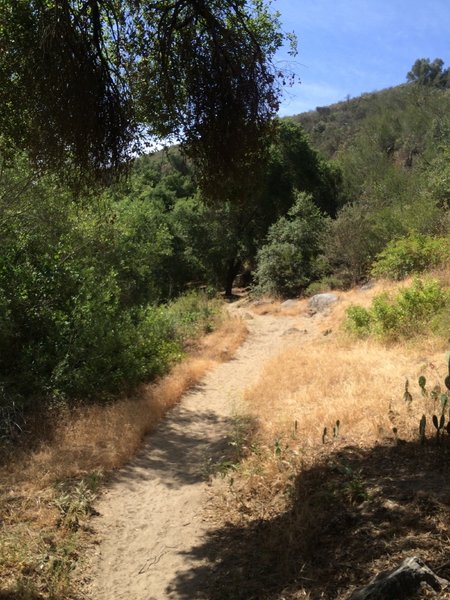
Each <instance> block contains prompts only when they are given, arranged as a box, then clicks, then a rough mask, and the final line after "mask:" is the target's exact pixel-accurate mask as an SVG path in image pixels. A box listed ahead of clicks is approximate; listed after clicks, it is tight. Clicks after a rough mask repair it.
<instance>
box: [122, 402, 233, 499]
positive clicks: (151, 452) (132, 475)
mask: <svg viewBox="0 0 450 600" xmlns="http://www.w3.org/2000/svg"><path fill="white" fill-rule="evenodd" d="M230 423H231V419H230V418H226V417H221V416H218V415H217V413H215V412H213V411H209V410H203V411H201V410H198V409H195V407H194V408H192V409H189V408H186V407H185V406H182V405H179V406H177V407H176V408H175V409H174V410H173V411H171V412H170V413H169V415H168V417H167V418H165V419H163V420H162V421H161V422H160V424H159V425H158V428H157V430H156V431H155V432H154V433H153V434H152V435H151V436H149V438H148V441H147V442H146V444H145V446H144V447H143V448H142V449H141V450H140V452H139V453H138V455H137V456H136V457H135V458H134V459H133V461H132V462H130V463H129V464H128V465H125V466H124V467H123V468H121V469H120V470H119V471H117V472H116V473H115V474H114V475H113V476H112V478H111V485H112V486H114V485H121V486H123V485H125V486H126V487H128V488H133V487H134V486H135V485H136V484H137V483H138V482H140V481H142V480H155V479H157V480H158V483H159V484H161V485H164V486H166V487H168V488H177V487H181V486H185V485H192V484H196V483H198V482H200V481H204V480H205V479H206V478H207V477H208V475H209V472H210V468H211V466H212V465H213V464H214V463H215V462H217V461H220V459H221V457H222V456H223V455H225V454H226V452H227V446H228V439H227V434H228V433H229V430H230Z"/></svg>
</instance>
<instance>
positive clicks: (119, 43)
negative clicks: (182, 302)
mask: <svg viewBox="0 0 450 600" xmlns="http://www.w3.org/2000/svg"><path fill="white" fill-rule="evenodd" d="M286 37H289V36H285V35H284V34H283V33H282V32H281V30H280V24H279V21H278V16H277V14H272V13H271V12H270V11H269V8H268V6H267V4H266V3H265V2H264V0H208V1H206V0H154V1H149V0H146V1H143V0H142V1H141V0H86V1H81V0H17V2H14V3H11V2H9V1H8V0H0V48H1V52H0V142H1V145H2V151H3V152H5V150H6V149H17V148H19V149H21V150H26V151H27V152H28V153H29V155H30V157H31V158H32V160H33V161H34V163H35V165H37V166H38V167H40V168H42V169H46V170H47V169H49V168H50V169H57V170H61V169H65V168H67V167H75V169H76V171H77V172H78V173H83V174H91V175H94V176H95V177H98V176H99V175H105V173H106V174H107V173H110V172H111V171H116V170H117V169H118V168H120V167H121V166H123V165H124V164H126V163H127V161H128V160H129V159H130V158H131V157H133V156H135V155H136V153H137V152H138V151H140V150H142V148H143V147H144V145H145V144H146V143H148V141H149V140H153V139H167V138H169V139H172V140H173V141H177V142H182V143H184V144H185V147H186V149H187V152H188V155H189V156H190V157H191V159H192V160H193V161H194V163H195V165H196V167H197V170H198V174H199V182H200V183H201V184H202V186H203V188H204V190H205V191H206V192H207V193H209V195H214V196H220V193H221V190H223V189H225V188H226V187H227V188H228V189H227V192H226V193H227V195H229V193H230V192H229V184H230V182H235V184H237V185H238V184H239V182H241V183H242V182H243V181H245V180H248V174H249V172H251V171H253V170H254V169H255V168H256V165H258V164H259V157H260V154H261V152H262V151H263V150H264V148H265V147H266V144H265V143H264V142H265V141H266V140H267V138H268V137H269V134H270V130H271V127H272V125H271V118H272V117H273V116H274V115H275V113H276V111H277V109H278V106H279V100H280V94H281V85H282V84H283V83H285V82H286V79H285V76H284V74H283V73H282V72H280V71H279V70H277V69H275V67H274V65H273V62H272V59H273V56H274V53H275V51H276V50H277V48H279V47H280V45H282V44H283V42H284V41H285V39H286ZM291 41H292V40H291Z"/></svg>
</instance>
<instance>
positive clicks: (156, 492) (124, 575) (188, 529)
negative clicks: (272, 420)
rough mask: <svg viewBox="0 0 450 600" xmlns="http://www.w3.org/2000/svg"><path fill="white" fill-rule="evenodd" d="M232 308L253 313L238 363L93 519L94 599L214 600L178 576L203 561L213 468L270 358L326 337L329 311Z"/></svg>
mask: <svg viewBox="0 0 450 600" xmlns="http://www.w3.org/2000/svg"><path fill="white" fill-rule="evenodd" d="M230 312H231V313H232V314H234V315H238V316H239V315H242V316H243V317H244V318H246V324H247V326H248V330H249V333H248V336H247V339H246V341H245V342H244V343H243V345H242V346H241V347H240V348H239V349H238V351H237V352H236V354H235V356H234V358H233V359H232V360H230V361H229V362H226V363H222V364H220V365H218V366H217V367H215V368H214V369H213V370H211V371H210V372H209V373H208V374H207V375H206V376H205V377H204V378H203V380H202V381H201V382H200V383H199V384H198V385H197V386H196V387H195V388H194V389H193V390H191V391H190V392H188V393H187V394H185V395H184V396H183V398H182V400H181V402H180V403H179V404H178V405H177V406H176V407H175V408H174V409H172V410H171V411H170V412H169V413H168V414H167V415H166V417H165V418H164V419H163V420H162V421H161V422H160V424H159V425H158V427H157V429H156V430H155V431H154V432H153V433H152V434H151V435H150V436H149V437H148V438H147V440H146V443H145V445H144V446H143V448H142V449H141V450H140V452H139V453H138V455H137V456H136V457H135V458H134V459H133V460H132V462H130V463H129V464H128V465H126V466H125V467H124V468H122V469H120V470H118V471H117V473H115V475H114V476H113V478H112V481H111V483H110V485H109V486H108V488H107V489H106V491H105V493H104V494H103V496H102V497H101V499H100V500H99V502H98V505H97V507H96V508H97V510H98V513H99V516H98V517H96V518H94V520H93V527H94V530H95V534H96V537H97V539H98V544H97V546H96V548H95V550H94V552H93V555H92V556H91V557H90V559H89V561H88V562H89V563H90V567H89V568H88V571H87V573H86V581H87V583H86V597H87V598H89V599H90V600H111V599H112V598H114V600H125V599H126V600H165V599H170V600H175V599H176V600H181V599H184V600H195V599H199V598H202V597H204V596H202V590H200V589H192V588H190V585H192V584H189V583H186V585H185V589H180V588H179V586H177V587H175V584H174V582H175V580H176V578H177V576H178V577H179V575H180V574H183V573H188V572H189V571H190V570H191V569H193V568H195V569H198V568H201V567H202V566H203V564H202V562H199V560H196V559H195V557H194V556H193V553H192V552H191V550H192V549H193V548H195V547H196V546H197V545H198V544H199V543H200V542H201V540H202V538H203V536H204V534H205V532H206V531H207V529H208V527H211V525H210V524H209V523H208V522H207V520H206V519H205V516H204V513H205V509H206V507H207V504H208V497H209V494H208V491H209V486H210V485H211V480H210V476H209V471H210V467H211V465H214V464H215V463H217V462H219V461H220V460H221V457H223V455H224V453H225V452H226V449H227V434H228V433H229V431H230V426H231V422H232V417H233V413H235V412H236V410H238V409H239V407H240V405H241V402H242V399H243V394H244V391H245V389H246V388H247V387H248V386H250V385H252V384H253V383H255V382H256V381H257V379H258V377H259V375H260V373H261V371H262V369H263V368H264V365H265V364H266V362H267V361H268V360H270V359H271V358H272V357H274V356H276V355H277V354H278V353H279V352H280V351H281V350H282V349H285V348H286V347H288V346H289V345H291V344H296V345H298V344H301V343H302V341H303V340H306V339H308V340H311V339H312V338H313V337H318V336H320V335H321V331H320V326H319V324H320V322H321V320H322V314H321V313H318V314H316V315H314V316H313V317H311V316H310V315H308V314H307V313H306V312H304V313H302V314H299V315H296V316H284V315H282V314H279V315H273V314H272V315H270V314H268V315H257V314H252V315H251V317H250V316H249V313H248V312H247V310H246V309H245V308H239V307H235V306H233V305H231V307H230ZM206 567H207V565H205V568H206ZM186 580H187V581H188V580H189V578H188V577H187V578H186Z"/></svg>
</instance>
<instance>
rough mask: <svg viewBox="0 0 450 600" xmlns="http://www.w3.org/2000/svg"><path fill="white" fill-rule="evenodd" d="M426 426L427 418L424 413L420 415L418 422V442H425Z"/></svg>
mask: <svg viewBox="0 0 450 600" xmlns="http://www.w3.org/2000/svg"><path fill="white" fill-rule="evenodd" d="M426 427H427V418H426V416H425V415H422V418H421V419H420V423H419V433H420V443H421V444H422V445H423V444H425V431H426Z"/></svg>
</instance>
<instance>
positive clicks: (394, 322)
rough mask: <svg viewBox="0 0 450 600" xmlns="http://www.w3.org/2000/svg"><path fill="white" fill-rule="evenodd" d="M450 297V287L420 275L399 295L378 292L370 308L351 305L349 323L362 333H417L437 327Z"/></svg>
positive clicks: (388, 336)
mask: <svg viewBox="0 0 450 600" xmlns="http://www.w3.org/2000/svg"><path fill="white" fill-rule="evenodd" d="M449 300H450V293H449V291H448V290H446V289H444V288H442V287H441V285H440V284H439V283H438V282H437V281H434V280H426V281H422V280H420V279H416V280H415V281H414V283H413V285H412V286H410V287H408V288H404V289H402V290H400V291H399V292H398V294H397V295H395V296H390V295H388V294H381V295H379V296H376V297H375V298H374V300H373V302H372V306H371V307H370V308H368V309H366V308H363V307H361V306H352V307H350V308H349V309H348V310H347V319H346V322H345V327H346V329H347V330H348V331H350V332H352V333H354V334H356V335H358V336H361V337H365V336H368V335H373V336H375V337H378V338H382V339H396V338H400V337H404V338H408V337H413V336H414V335H417V334H420V333H423V332H425V331H429V330H430V329H432V328H433V324H435V323H436V322H437V320H438V318H439V315H440V314H441V313H442V312H443V311H444V310H445V308H446V305H447V304H448V302H449Z"/></svg>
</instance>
